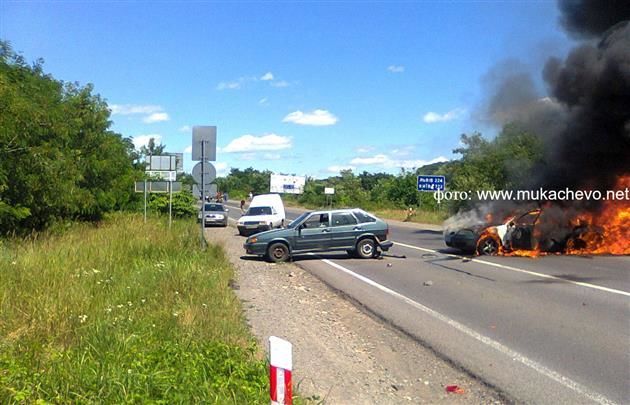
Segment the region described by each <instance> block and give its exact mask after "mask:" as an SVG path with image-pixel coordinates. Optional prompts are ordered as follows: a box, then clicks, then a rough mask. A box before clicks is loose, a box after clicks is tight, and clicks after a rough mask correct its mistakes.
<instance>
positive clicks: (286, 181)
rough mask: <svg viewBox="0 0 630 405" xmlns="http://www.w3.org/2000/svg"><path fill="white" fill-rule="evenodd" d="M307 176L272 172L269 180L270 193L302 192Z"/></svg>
mask: <svg viewBox="0 0 630 405" xmlns="http://www.w3.org/2000/svg"><path fill="white" fill-rule="evenodd" d="M305 184H306V177H303V176H283V175H281V174H272V175H271V179H270V181H269V192H270V193H286V194H302V193H303V192H304V185H305Z"/></svg>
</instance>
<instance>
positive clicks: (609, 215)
mask: <svg viewBox="0 0 630 405" xmlns="http://www.w3.org/2000/svg"><path fill="white" fill-rule="evenodd" d="M628 189H630V175H625V176H621V177H619V179H618V180H617V185H616V186H615V190H616V192H617V194H618V199H609V200H607V201H605V202H604V204H603V206H602V210H601V211H600V212H599V213H597V214H590V213H585V214H582V215H580V216H579V217H578V218H576V219H575V220H576V224H579V222H580V221H584V222H586V223H589V224H592V225H595V226H597V227H600V228H601V229H602V232H601V233H600V232H585V233H584V234H583V235H581V236H580V243H569V244H568V245H567V253H568V254H574V255H584V254H591V255H600V254H609V255H628V254H630V200H629V199H628ZM619 197H621V198H619ZM624 197H625V198H624Z"/></svg>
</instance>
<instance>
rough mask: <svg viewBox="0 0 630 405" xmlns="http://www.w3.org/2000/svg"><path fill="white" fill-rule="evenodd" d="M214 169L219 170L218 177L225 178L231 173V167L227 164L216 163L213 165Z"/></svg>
mask: <svg viewBox="0 0 630 405" xmlns="http://www.w3.org/2000/svg"><path fill="white" fill-rule="evenodd" d="M212 165H213V166H214V168H215V169H216V170H217V176H219V177H224V176H226V175H227V174H228V173H229V171H230V170H229V169H230V168H229V167H228V165H227V163H225V162H214V163H212Z"/></svg>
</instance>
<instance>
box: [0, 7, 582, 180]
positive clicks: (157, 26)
mask: <svg viewBox="0 0 630 405" xmlns="http://www.w3.org/2000/svg"><path fill="white" fill-rule="evenodd" d="M0 38H2V39H3V40H8V41H9V42H10V43H11V44H12V46H13V48H14V49H15V50H16V51H18V52H20V53H22V54H23V55H24V56H25V57H26V58H27V59H28V60H35V59H36V58H39V57H41V58H43V59H44V60H45V65H44V68H45V70H46V71H47V72H49V73H51V74H52V75H53V76H54V77H55V78H57V79H60V80H64V81H78V82H79V83H81V84H87V83H93V84H94V86H95V91H96V92H97V93H99V94H100V95H101V96H102V97H103V98H104V99H106V100H107V102H108V104H109V105H110V107H111V108H112V121H113V122H114V125H113V129H114V130H115V131H117V132H119V133H121V134H122V135H123V136H125V137H133V138H134V140H135V141H136V142H137V143H138V144H141V143H142V142H144V141H146V140H147V139H148V137H149V136H153V137H156V138H157V139H158V140H160V141H161V142H162V143H163V144H165V145H166V146H167V148H166V150H167V151H169V152H189V151H190V145H191V141H192V129H191V128H192V126H194V125H216V126H217V144H218V147H219V149H218V152H217V162H216V163H214V164H215V166H216V167H217V171H218V173H219V175H221V174H225V173H226V172H227V171H228V170H229V168H230V167H237V168H241V169H244V168H247V167H254V168H256V169H259V170H264V169H268V170H271V171H273V172H276V173H285V174H296V175H309V176H314V177H317V178H322V177H328V176H330V175H335V174H338V172H339V170H340V169H341V168H352V169H353V170H354V171H355V172H361V171H363V170H367V171H369V172H381V171H386V172H391V173H397V172H399V171H400V168H401V167H406V168H412V167H417V166H419V165H422V164H424V163H426V162H432V161H435V160H442V159H452V158H456V157H457V156H455V155H453V154H452V150H453V149H454V148H456V147H457V146H458V141H459V136H460V134H461V133H464V132H465V133H470V132H473V131H480V132H482V133H483V134H484V135H487V136H492V135H493V134H495V133H496V131H497V129H496V128H492V127H490V126H487V125H485V124H484V123H483V120H481V119H479V111H480V106H481V105H482V104H483V101H484V98H485V97H486V95H485V94H486V92H485V91H484V85H483V80H482V79H483V78H484V77H485V76H486V75H487V73H488V71H490V70H491V69H492V68H493V67H494V66H496V65H497V64H499V63H501V62H502V61H505V60H507V59H518V60H520V61H521V62H522V64H523V66H525V68H526V69H528V70H529V71H531V73H532V75H533V76H534V78H535V79H536V80H538V81H539V84H540V72H541V67H542V65H543V63H544V61H545V60H546V58H547V57H548V56H550V55H557V56H563V55H564V54H566V52H567V50H568V49H569V47H570V45H571V42H570V40H569V39H568V38H567V37H566V35H565V34H564V33H563V32H562V30H561V29H560V27H559V25H558V11H557V7H556V3H555V2H553V1H400V2H395V1H394V2H389V1H377V2H361V1H319V2H318V1H300V2H286V1H285V2H274V1H247V2H238V1H236V2H228V1H191V2H186V1H178V2H175V1H137V2H132V1H27V2H25V1H7V0H0ZM540 85H541V84H540ZM541 88H542V85H541ZM185 156H186V158H185V169H186V171H190V170H191V168H192V165H193V162H191V161H190V154H189V153H187V154H186V155H185Z"/></svg>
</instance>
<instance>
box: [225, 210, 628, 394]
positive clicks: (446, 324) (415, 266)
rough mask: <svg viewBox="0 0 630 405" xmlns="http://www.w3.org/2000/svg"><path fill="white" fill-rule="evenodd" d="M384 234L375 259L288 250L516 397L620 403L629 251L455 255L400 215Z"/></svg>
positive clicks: (431, 230)
mask: <svg viewBox="0 0 630 405" xmlns="http://www.w3.org/2000/svg"><path fill="white" fill-rule="evenodd" d="M230 207H231V210H230V217H231V218H232V219H238V217H239V216H240V210H239V209H238V205H236V204H230ZM301 212H303V211H302V210H296V209H290V208H289V209H287V218H288V219H292V218H295V217H296V216H297V215H299V213H301ZM390 240H392V241H394V243H395V245H394V247H393V248H392V249H391V250H390V251H389V252H387V253H386V254H385V255H383V258H382V259H380V260H360V259H351V258H349V257H348V256H347V255H346V254H345V253H338V254H337V253H334V254H318V255H299V256H296V257H295V258H294V261H295V263H296V264H297V265H299V266H301V267H303V268H304V269H306V270H308V271H309V272H311V273H312V274H314V275H316V276H317V277H319V278H320V279H321V280H323V281H324V282H326V283H327V284H329V285H330V286H331V287H333V288H335V289H337V290H339V291H342V292H343V293H344V294H345V295H346V296H347V297H349V298H350V299H351V300H353V301H355V302H356V303H357V304H359V305H361V306H363V307H364V308H366V309H367V310H368V311H370V312H372V313H373V314H375V315H376V316H378V317H380V318H382V319H383V320H384V321H386V322H389V323H391V324H393V325H395V326H396V327H398V328H400V329H401V330H403V331H405V332H406V333H407V334H409V335H410V336H412V337H414V338H415V339H417V340H418V341H420V342H422V343H423V344H424V345H426V346H428V347H431V348H432V349H434V350H435V351H436V353H438V354H439V355H441V356H443V357H445V358H448V359H450V360H451V361H453V363H454V364H456V365H458V366H460V367H462V368H464V369H466V370H467V371H469V372H470V373H472V374H474V375H476V376H478V377H479V378H480V379H482V380H483V381H485V382H486V383H488V384H489V385H492V386H494V387H496V388H498V389H499V390H501V391H503V392H504V393H505V394H506V395H507V396H508V397H510V398H513V399H514V400H515V401H516V402H526V403H553V404H558V403H571V404H577V403H602V404H607V403H619V404H623V403H630V257H627V256H623V257H577V256H555V255H554V256H545V257H540V258H536V259H531V258H521V257H462V256H460V255H459V254H458V252H457V251H456V250H452V249H449V248H446V246H445V245H444V242H443V239H442V232H441V231H440V230H439V227H435V226H425V227H423V226H421V225H417V224H407V223H401V222H390ZM419 367H421V365H419Z"/></svg>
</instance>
